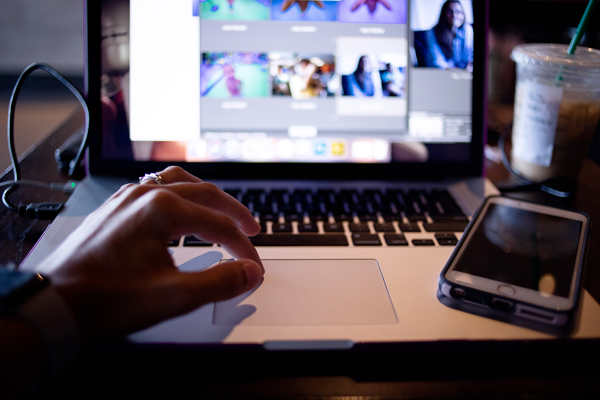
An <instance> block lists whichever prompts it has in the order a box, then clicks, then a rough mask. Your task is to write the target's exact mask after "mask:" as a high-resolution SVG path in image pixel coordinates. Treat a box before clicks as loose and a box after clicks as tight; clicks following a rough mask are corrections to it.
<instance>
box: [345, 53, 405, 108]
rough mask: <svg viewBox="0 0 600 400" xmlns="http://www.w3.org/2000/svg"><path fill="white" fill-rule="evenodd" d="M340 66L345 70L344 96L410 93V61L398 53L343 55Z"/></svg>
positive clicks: (398, 95) (400, 94)
mask: <svg viewBox="0 0 600 400" xmlns="http://www.w3.org/2000/svg"><path fill="white" fill-rule="evenodd" d="M338 68H339V71H341V72H340V73H342V75H341V84H342V95H344V96H354V97H405V96H406V64H404V63H403V61H402V57H398V56H397V55H394V54H371V55H367V54H361V55H356V54H351V55H341V56H340V57H338ZM352 68H354V70H352Z"/></svg>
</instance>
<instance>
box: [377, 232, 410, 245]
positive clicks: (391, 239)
mask: <svg viewBox="0 0 600 400" xmlns="http://www.w3.org/2000/svg"><path fill="white" fill-rule="evenodd" d="M383 239H384V240H385V243H387V245H388V246H408V240H406V238H405V237H404V235H403V234H401V233H400V234H396V235H392V234H385V235H383Z"/></svg>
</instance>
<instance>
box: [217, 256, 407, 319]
mask: <svg viewBox="0 0 600 400" xmlns="http://www.w3.org/2000/svg"><path fill="white" fill-rule="evenodd" d="M263 264H264V266H265V270H266V273H265V277H264V280H263V282H262V283H261V284H260V285H259V286H258V287H257V288H256V289H254V290H253V291H250V292H248V293H244V294H243V295H241V296H238V297H236V298H233V299H231V300H227V301H223V302H219V303H217V304H216V306H215V314H214V323H215V324H216V325H333V324H337V325H339V324H388V323H396V322H397V321H398V320H397V318H396V313H395V311H394V307H393V306H392V302H391V300H390V297H389V294H388V291H387V288H386V285H385V282H384V280H383V276H382V275H381V271H380V269H379V264H378V263H377V261H376V260H263Z"/></svg>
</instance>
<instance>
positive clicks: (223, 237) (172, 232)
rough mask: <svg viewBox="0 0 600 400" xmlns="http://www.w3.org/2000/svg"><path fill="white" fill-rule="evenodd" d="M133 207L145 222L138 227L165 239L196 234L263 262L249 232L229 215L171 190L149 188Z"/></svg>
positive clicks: (242, 256)
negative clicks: (247, 234) (244, 231)
mask: <svg viewBox="0 0 600 400" xmlns="http://www.w3.org/2000/svg"><path fill="white" fill-rule="evenodd" d="M138 188H141V186H138ZM132 207H134V208H135V209H136V210H137V213H138V218H139V221H141V223H142V225H143V226H142V227H141V229H140V230H139V231H140V232H141V233H143V234H145V235H150V237H157V238H161V240H163V239H164V240H163V241H164V242H165V243H166V242H167V241H168V240H170V239H171V238H172V237H179V236H185V235H196V236H198V237H200V238H201V239H203V240H206V241H208V242H212V243H219V244H221V246H223V247H224V248H225V249H226V250H227V251H229V253H231V254H232V255H233V256H234V257H235V258H238V259H239V258H249V259H252V260H254V261H256V262H257V263H259V264H260V265H262V263H261V261H260V257H259V256H258V252H257V251H256V249H255V248H254V246H253V245H252V243H251V242H250V240H249V239H248V237H247V236H246V234H244V233H243V232H242V231H241V230H240V229H239V227H238V225H236V223H235V222H234V221H233V220H232V219H231V218H229V217H228V216H226V215H223V214H221V213H218V212H215V211H213V210H211V209H210V208H208V207H205V206H202V205H199V204H196V203H194V202H192V201H189V200H186V199H184V198H183V197H181V196H178V195H176V194H175V193H172V192H171V191H169V190H150V191H149V192H148V194H147V195H146V196H143V197H141V198H139V201H138V203H137V204H135V205H133V206H132Z"/></svg>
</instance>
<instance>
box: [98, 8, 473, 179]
mask: <svg viewBox="0 0 600 400" xmlns="http://www.w3.org/2000/svg"><path fill="white" fill-rule="evenodd" d="M477 3H484V2H483V1H481V2H479V1H477V0H475V1H474V2H473V1H470V0H448V1H446V0H338V1H321V0H316V1H305V0H185V1H176V2H173V1H170V2H169V1H160V0H152V1H150V0H110V1H109V0H104V1H102V2H101V6H100V9H99V10H98V9H97V8H94V7H97V6H90V4H88V8H90V7H92V8H94V10H95V11H97V12H99V13H100V20H99V21H98V24H93V23H92V24H90V23H89V19H90V18H92V17H91V16H92V15H93V14H94V13H93V11H94V10H91V9H89V10H88V36H89V37H90V39H91V40H94V39H95V38H94V35H93V34H90V33H93V32H91V29H94V26H96V27H98V25H99V28H100V31H101V32H100V37H99V41H100V46H98V48H99V56H98V57H97V58H96V57H95V56H94V54H90V57H89V62H90V65H91V64H93V63H95V62H97V60H98V59H99V61H100V62H99V64H100V66H99V68H98V71H97V75H99V76H98V80H100V81H101V86H100V89H99V92H100V93H99V95H100V99H101V101H100V103H99V107H98V108H99V110H98V113H97V114H95V115H96V116H97V120H98V121H100V120H101V125H102V129H101V133H102V135H101V136H102V141H101V142H102V145H101V148H100V152H99V155H100V158H101V159H102V160H112V161H115V162H135V163H138V164H139V163H157V162H165V163H185V165H186V166H188V167H189V166H193V165H198V166H200V168H202V166H204V167H207V166H208V165H210V166H211V168H213V169H214V168H217V169H218V168H220V167H224V168H228V167H230V166H232V165H238V166H239V164H240V163H243V164H244V165H249V168H255V167H256V166H257V165H262V166H264V167H263V169H264V168H268V166H269V165H271V166H273V165H304V166H308V165H311V166H312V168H313V169H314V170H318V168H319V166H321V167H322V168H324V169H327V168H328V166H330V165H333V164H338V167H337V168H338V170H339V168H343V166H347V167H350V168H353V167H352V166H353V165H365V164H376V165H379V166H386V165H387V166H389V165H393V164H398V163H403V164H406V165H413V166H415V168H417V169H418V168H422V167H419V165H430V166H431V165H438V166H440V165H444V164H447V165H450V164H453V165H460V164H463V165H476V164H481V157H480V155H478V154H479V153H481V137H482V134H483V132H482V128H481V126H482V125H483V124H482V120H483V115H482V114H483V100H484V99H483V97H484V96H483V93H484V90H483V83H482V82H483V78H482V77H483V76H484V73H483V71H484V70H485V63H484V62H483V60H484V54H483V53H485V46H482V45H481V43H482V41H484V39H485V38H484V37H485V13H484V12H483V11H482V10H481V8H483V7H481V4H477ZM478 8H479V10H478ZM93 18H98V17H97V16H95V17H93ZM482 26H483V28H481V27H482ZM478 27H479V29H477V28H478ZM478 43H479V44H478ZM93 49H94V47H93V46H91V47H90V50H91V52H92V53H93V52H94V50H93ZM478 53H480V54H478ZM91 71H94V69H93V68H92V69H90V72H91ZM89 78H90V80H91V79H95V77H94V74H93V73H90V75H89ZM93 115H94V114H93ZM100 116H101V118H100ZM474 158H477V159H478V160H476V162H475V164H473V159H474ZM381 168H386V167H381ZM192 169H193V168H192ZM475 169H478V171H479V172H480V171H481V169H480V166H479V168H477V167H476V168H475Z"/></svg>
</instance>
